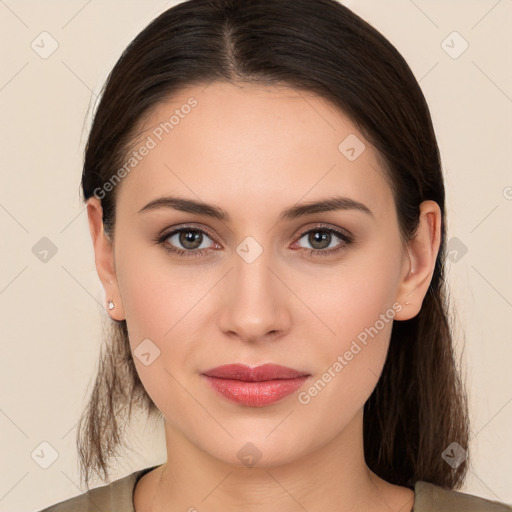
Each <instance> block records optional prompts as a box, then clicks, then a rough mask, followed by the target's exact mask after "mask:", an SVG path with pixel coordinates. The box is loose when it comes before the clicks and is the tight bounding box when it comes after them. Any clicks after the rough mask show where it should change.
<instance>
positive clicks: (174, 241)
mask: <svg viewBox="0 0 512 512" xmlns="http://www.w3.org/2000/svg"><path fill="white" fill-rule="evenodd" d="M302 239H305V240H306V243H309V244H310V245H311V246H312V248H311V249H309V248H304V249H303V250H305V251H306V252H308V254H309V256H316V255H322V256H325V255H332V254H334V253H337V252H338V251H341V250H343V249H346V248H347V247H348V246H349V245H350V244H352V243H353V239H352V236H351V235H349V234H348V233H344V232H342V231H341V230H338V229H335V228H332V227H327V226H316V227H314V228H312V229H309V230H308V231H305V232H304V233H302V234H301V235H300V238H299V239H298V240H297V242H295V244H297V243H298V242H300V241H301V240H302ZM336 239H338V240H341V243H340V242H338V243H336ZM208 240H210V241H211V242H213V240H212V237H211V236H210V235H209V234H208V233H207V232H206V231H204V230H203V229H199V228H195V227H193V226H184V227H181V228H177V229H174V230H172V231H170V232H169V233H166V234H164V235H162V236H161V237H159V238H157V239H156V240H155V242H156V243H158V244H160V245H162V246H163V247H164V249H165V250H166V251H167V252H169V253H173V254H177V255H178V256H183V257H194V256H202V255H205V254H207V253H208V252H209V251H211V249H212V248H213V249H214V250H215V249H218V248H220V246H219V245H218V244H217V243H215V242H213V243H214V247H212V246H211V245H209V244H208Z"/></svg>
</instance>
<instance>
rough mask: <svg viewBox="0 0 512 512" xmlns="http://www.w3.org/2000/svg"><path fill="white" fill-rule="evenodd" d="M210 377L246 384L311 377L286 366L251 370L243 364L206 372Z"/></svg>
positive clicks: (268, 366) (264, 365)
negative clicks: (240, 381)
mask: <svg viewBox="0 0 512 512" xmlns="http://www.w3.org/2000/svg"><path fill="white" fill-rule="evenodd" d="M204 374H205V375H208V376H209V377H217V378H219V379H231V380H243V381H245V382H263V381H267V380H278V379H296V378H297V377H305V376H307V375H309V374H308V373H305V372H300V371H298V370H294V369H293V368H288V367H286V366H280V365H277V364H263V365H261V366H256V367H255V368H250V367H249V366H246V365H243V364H226V365H224V366H217V367H216V368H212V369H210V370H207V371H205V372H204Z"/></svg>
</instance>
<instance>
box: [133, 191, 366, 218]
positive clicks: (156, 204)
mask: <svg viewBox="0 0 512 512" xmlns="http://www.w3.org/2000/svg"><path fill="white" fill-rule="evenodd" d="M160 208H172V209H174V210H179V211H182V212H188V213H197V214H199V215H206V216H207V217H212V218H214V219H218V220H221V221H224V222H228V221H229V220H230V216H229V214H228V213H227V212H226V211H225V210H223V209H222V208H220V207H219V206H215V205H212V204H207V203H203V202H201V201H195V200H192V199H184V198H182V197H173V196H167V197H159V198H157V199H154V200H153V201H151V202H149V203H148V204H147V205H146V206H144V207H143V208H141V209H140V210H139V212H138V213H142V212H145V211H150V210H157V209H160ZM335 210H357V211H360V212H363V213H366V214H368V215H370V216H371V217H374V218H375V216H374V214H373V213H372V211H371V210H370V209H369V208H368V207H367V206H366V205H365V204H363V203H360V202H359V201H356V200H354V199H350V198H349V197H342V196H333V197H328V198H326V199H322V200H319V201H310V202H307V203H302V204H298V205H294V206H292V207H290V208H288V209H286V210H284V211H283V212H281V214H280V215H279V220H293V219H296V218H298V217H302V216H304V215H310V214H312V213H321V212H330V211H335Z"/></svg>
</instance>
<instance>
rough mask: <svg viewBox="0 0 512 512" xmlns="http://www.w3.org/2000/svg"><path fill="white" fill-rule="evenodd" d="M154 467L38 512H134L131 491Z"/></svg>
mask: <svg viewBox="0 0 512 512" xmlns="http://www.w3.org/2000/svg"><path fill="white" fill-rule="evenodd" d="M152 469H154V467H151V468H146V469H143V470H140V471H135V472H133V473H131V474H130V475H128V476H125V477H123V478H120V479H118V480H115V481H114V482H111V483H109V484H107V485H102V486H100V487H96V488H94V489H89V490H88V491H87V492H85V493H83V494H80V495H78V496H75V497H73V498H69V499H67V500H65V501H61V502H60V503H56V504H55V505H52V506H50V507H48V508H45V509H43V510H40V511H39V512H93V511H94V512H97V511H98V510H111V511H116V512H134V510H133V491H134V488H135V484H136V483H137V481H138V480H139V479H140V478H142V476H144V475H145V474H146V473H147V472H149V471H151V470H152Z"/></svg>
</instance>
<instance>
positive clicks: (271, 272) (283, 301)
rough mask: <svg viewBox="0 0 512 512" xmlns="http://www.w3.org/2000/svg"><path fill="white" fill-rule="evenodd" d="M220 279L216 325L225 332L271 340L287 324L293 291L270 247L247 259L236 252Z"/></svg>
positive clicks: (249, 339) (241, 337)
mask: <svg viewBox="0 0 512 512" xmlns="http://www.w3.org/2000/svg"><path fill="white" fill-rule="evenodd" d="M233 260H234V261H233V268H232V269H231V271H230V272H229V273H228V275H227V276H226V279H225V280H224V284H223V286H224V289H223V290H222V295H223V297H224V299H223V300H222V302H221V306H220V307H221V310H220V312H219V313H220V314H219V327H220V329H221V330H222V331H223V332H224V333H225V334H227V335H229V336H231V337H233V338H238V339H239V340H241V341H244V342H249V343H255V342H258V341H264V340H275V339H276V338H277V337H280V336H282V335H284V334H285V333H286V332H287V331H288V330H289V329H290V325H291V312H290V309H289V301H290V300H291V296H292V295H293V293H292V292H291V291H290V290H289V289H288V288H287V287H286V285H285V284H284V283H283V281H284V282H286V279H284V278H283V277H284V276H280V275H279V274H280V271H279V267H278V266H277V265H276V264H275V261H272V257H271V256H270V251H268V252H267V251H263V253H262V254H261V255H260V256H259V257H258V258H257V259H256V260H255V261H252V262H251V263H248V262H247V261H245V260H244V259H243V258H242V257H240V256H238V254H236V255H234V257H233Z"/></svg>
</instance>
